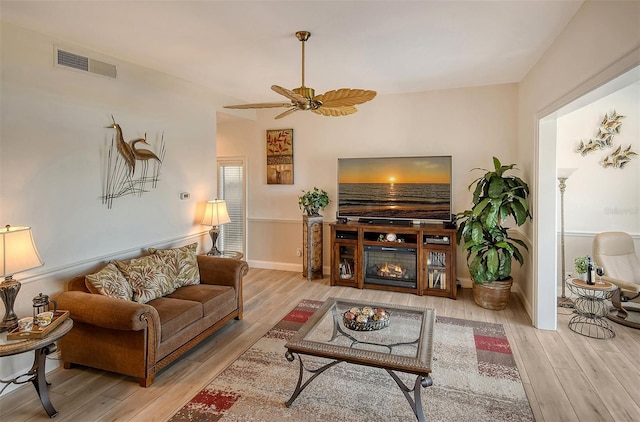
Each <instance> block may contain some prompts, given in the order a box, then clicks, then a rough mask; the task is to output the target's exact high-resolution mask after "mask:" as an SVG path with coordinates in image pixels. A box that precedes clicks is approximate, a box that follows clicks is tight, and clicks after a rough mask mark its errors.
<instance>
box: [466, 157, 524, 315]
mask: <svg viewBox="0 0 640 422" xmlns="http://www.w3.org/2000/svg"><path fill="white" fill-rule="evenodd" d="M493 166H494V169H493V170H486V169H478V168H476V169H474V170H483V171H484V172H485V174H484V175H483V176H481V177H479V178H477V179H476V180H474V181H473V182H472V183H471V184H470V185H469V190H471V189H472V188H473V202H472V207H471V209H469V210H466V211H463V212H461V213H458V214H457V215H456V221H457V222H458V223H459V226H458V231H457V239H458V244H462V248H463V249H464V250H465V251H466V252H467V264H468V267H469V273H470V274H471V279H472V280H473V283H474V285H473V288H474V299H475V301H476V303H478V304H479V305H480V306H483V307H485V308H488V309H503V308H505V307H506V306H507V303H508V301H509V293H510V290H511V284H512V282H513V279H512V278H511V263H512V261H513V260H514V259H515V260H516V261H518V263H519V264H520V265H522V264H523V263H524V258H523V256H522V253H521V252H520V249H519V246H520V247H523V248H524V249H525V250H527V249H528V248H527V245H526V244H525V243H524V242H523V241H522V240H520V239H515V238H512V237H511V236H509V232H508V228H507V227H505V226H504V224H505V221H506V220H508V218H509V217H513V220H514V221H515V223H516V224H517V225H518V226H522V225H523V224H524V223H525V222H526V220H527V219H531V218H532V217H531V212H530V211H529V203H528V201H527V198H528V196H529V186H528V185H527V183H526V182H524V181H523V180H522V179H520V178H519V177H516V176H511V175H507V174H506V173H507V172H509V171H510V170H513V168H514V167H515V164H509V165H502V164H501V163H500V160H498V159H497V158H496V157H493ZM461 241H462V243H461Z"/></svg>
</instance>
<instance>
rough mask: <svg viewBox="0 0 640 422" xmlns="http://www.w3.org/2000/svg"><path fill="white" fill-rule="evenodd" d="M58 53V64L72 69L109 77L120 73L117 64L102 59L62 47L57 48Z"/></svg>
mask: <svg viewBox="0 0 640 422" xmlns="http://www.w3.org/2000/svg"><path fill="white" fill-rule="evenodd" d="M56 53H57V58H56V63H57V64H58V66H65V67H70V68H72V69H77V70H82V71H84V72H90V73H95V74H97V75H102V76H107V77H109V78H115V77H116V75H117V73H118V71H117V69H116V66H115V65H113V64H110V63H105V62H101V61H100V60H96V59H92V58H89V57H85V56H81V55H79V54H75V53H71V52H69V51H65V50H60V49H57V50H56Z"/></svg>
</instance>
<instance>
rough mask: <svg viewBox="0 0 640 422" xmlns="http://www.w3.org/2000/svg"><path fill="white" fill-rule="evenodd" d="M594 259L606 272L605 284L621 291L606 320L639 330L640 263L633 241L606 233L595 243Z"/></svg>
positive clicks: (616, 234) (613, 233)
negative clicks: (612, 285)
mask: <svg viewBox="0 0 640 422" xmlns="http://www.w3.org/2000/svg"><path fill="white" fill-rule="evenodd" d="M593 257H594V260H595V262H596V263H597V265H599V266H602V267H603V268H604V274H605V275H604V276H603V277H602V279H603V280H605V281H609V282H611V283H613V284H615V285H617V286H618V287H619V289H618V290H617V291H616V293H615V294H614V296H613V297H612V298H611V303H612V304H613V307H614V308H613V309H612V310H611V312H609V314H608V315H607V317H608V318H609V319H610V320H612V321H615V322H617V323H620V324H624V325H627V326H629V327H633V328H638V329H640V259H639V258H638V255H637V254H636V250H635V246H634V244H633V238H632V237H631V236H630V235H629V234H627V233H624V232H603V233H599V234H597V235H596V237H595V238H594V239H593Z"/></svg>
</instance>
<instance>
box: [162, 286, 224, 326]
mask: <svg viewBox="0 0 640 422" xmlns="http://www.w3.org/2000/svg"><path fill="white" fill-rule="evenodd" d="M167 297H170V298H175V299H182V300H189V301H194V302H199V303H201V304H202V310H203V314H204V316H209V315H212V314H214V313H216V312H218V311H221V310H222V311H223V312H224V314H222V315H220V316H219V318H222V317H224V316H225V315H227V314H228V313H229V312H231V311H233V310H234V309H235V308H236V302H235V299H236V291H235V289H234V288H233V287H229V286H218V285H213V284H198V285H195V286H185V287H182V288H180V289H177V290H176V291H175V292H173V293H171V294H170V295H168V296H167ZM227 304H231V305H232V306H231V308H229V307H228V306H226V305H227Z"/></svg>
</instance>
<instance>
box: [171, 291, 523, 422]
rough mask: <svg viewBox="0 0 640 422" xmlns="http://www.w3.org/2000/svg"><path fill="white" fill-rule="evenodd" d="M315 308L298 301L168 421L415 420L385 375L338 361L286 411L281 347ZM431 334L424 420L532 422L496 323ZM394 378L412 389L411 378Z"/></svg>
mask: <svg viewBox="0 0 640 422" xmlns="http://www.w3.org/2000/svg"><path fill="white" fill-rule="evenodd" d="M321 305H322V302H318V301H311V300H305V301H302V302H301V303H300V304H299V305H298V306H297V307H296V308H295V309H294V310H293V311H291V312H290V313H289V314H288V315H287V316H286V317H285V318H284V319H282V321H280V322H279V323H278V324H277V325H276V326H275V327H273V328H272V329H271V330H269V332H267V333H266V334H265V335H264V336H263V337H262V338H261V339H260V340H258V341H257V342H256V343H255V344H254V345H253V346H252V347H251V348H249V350H247V351H246V352H245V353H243V354H242V355H241V356H240V357H239V358H238V359H237V360H236V361H234V362H233V363H232V364H231V365H230V366H229V367H228V368H226V369H225V370H224V371H223V372H222V373H221V374H220V375H219V376H218V377H216V378H215V379H214V380H213V381H212V382H211V383H210V384H209V385H207V386H206V387H205V388H204V389H203V390H201V391H200V392H199V393H198V394H197V395H196V396H195V397H193V398H192V399H191V400H190V401H189V402H188V403H187V404H186V405H185V406H184V407H183V408H182V409H181V410H180V411H178V412H177V413H176V414H175V415H174V416H173V417H172V418H171V419H170V421H171V422H183V421H195V422H204V421H209V422H215V421H223V422H224V421H274V422H276V421H278V422H279V421H296V422H297V421H324V422H329V421H349V422H356V421H385V422H388V421H411V420H415V419H416V418H415V416H414V414H413V412H412V410H411V408H410V406H409V403H408V402H407V400H406V399H405V397H404V396H403V394H402V392H401V391H400V389H399V388H398V386H397V385H396V383H395V382H394V381H393V380H392V379H391V377H390V376H389V374H387V372H386V371H384V370H382V369H377V368H370V367H364V366H359V365H352V364H347V363H344V362H343V363H340V364H338V365H336V366H334V367H332V368H331V369H329V370H327V371H326V372H324V373H323V374H322V375H320V376H319V377H317V378H316V379H315V380H314V381H313V382H312V383H311V384H309V386H308V387H307V388H306V389H305V390H304V391H303V392H302V393H301V394H300V396H299V397H298V398H297V399H296V401H295V402H294V403H293V404H292V406H291V407H290V408H287V407H286V406H285V405H284V403H285V401H287V400H288V399H289V397H290V396H291V393H292V392H293V390H294V388H295V385H296V382H297V379H298V368H299V363H298V360H297V359H296V360H295V361H294V362H288V361H287V360H286V359H285V356H284V354H285V348H284V345H285V343H286V342H287V339H289V338H291V336H292V335H293V334H294V333H295V332H296V331H297V330H298V329H299V328H300V327H301V326H302V324H304V322H305V321H306V320H307V319H308V318H309V317H310V316H311V315H312V314H313V312H314V311H315V310H316V309H318V308H319V307H320V306H321ZM435 327H436V328H435V332H434V352H433V356H434V361H433V365H432V370H433V372H432V375H431V377H432V379H433V385H432V386H431V387H427V388H424V389H423V390H422V392H421V394H422V406H423V409H424V413H425V416H426V419H427V420H429V421H456V422H458V421H478V420H483V421H533V420H534V417H533V414H532V412H531V407H530V405H529V402H528V400H527V396H526V394H525V391H524V387H523V386H522V381H521V380H520V375H519V373H518V369H517V368H516V364H515V361H514V359H513V355H512V353H511V347H510V346H509V341H508V340H507V338H506V336H505V332H504V328H503V326H502V325H501V324H491V323H485V322H477V321H468V320H463V319H456V318H445V317H437V322H436V326H435ZM312 361H313V362H314V364H315V365H318V366H319V365H320V364H322V363H326V362H327V360H324V359H322V358H315V359H314V358H311V357H307V356H305V365H307V363H311V362H312ZM312 367H313V366H312ZM315 367H317V366H315ZM399 375H400V376H401V378H402V379H403V381H405V383H406V384H407V385H413V383H414V381H415V376H413V375H404V374H399ZM307 377H308V374H307ZM305 379H306V377H305Z"/></svg>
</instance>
